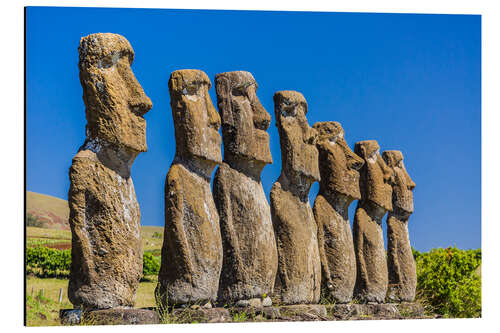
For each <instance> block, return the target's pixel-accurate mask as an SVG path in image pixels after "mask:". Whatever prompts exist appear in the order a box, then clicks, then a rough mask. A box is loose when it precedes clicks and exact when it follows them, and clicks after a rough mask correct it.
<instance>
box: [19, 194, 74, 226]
mask: <svg viewBox="0 0 500 333" xmlns="http://www.w3.org/2000/svg"><path fill="white" fill-rule="evenodd" d="M26 212H27V213H28V214H31V215H33V216H35V217H36V218H37V219H38V220H40V221H43V222H44V227H45V228H49V229H64V230H69V223H68V219H69V207H68V202H67V201H66V200H63V199H59V198H56V197H53V196H50V195H45V194H40V193H35V192H30V191H26Z"/></svg>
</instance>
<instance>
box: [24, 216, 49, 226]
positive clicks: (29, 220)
mask: <svg viewBox="0 0 500 333" xmlns="http://www.w3.org/2000/svg"><path fill="white" fill-rule="evenodd" d="M26 226H27V227H37V228H43V227H45V222H44V221H42V220H41V219H40V218H38V216H35V215H32V214H30V213H27V214H26Z"/></svg>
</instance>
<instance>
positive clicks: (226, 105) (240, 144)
mask: <svg viewBox="0 0 500 333" xmlns="http://www.w3.org/2000/svg"><path fill="white" fill-rule="evenodd" d="M257 87H258V86H257V82H255V79H254V77H253V76H252V74H251V73H249V72H245V71H235V72H226V73H220V74H217V75H216V76H215V90H216V92H217V105H218V107H219V113H220V115H221V118H222V138H223V141H224V159H225V160H226V159H231V158H239V159H245V160H251V161H256V162H258V163H260V164H262V166H264V165H265V164H270V163H272V162H273V160H272V157H271V151H270V148H269V134H268V133H267V129H268V128H269V123H270V122H271V116H270V115H269V113H267V111H266V109H264V107H263V106H262V104H261V103H260V101H259V98H258V97H257V94H256V92H257Z"/></svg>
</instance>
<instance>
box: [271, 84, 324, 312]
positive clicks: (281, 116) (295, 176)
mask: <svg viewBox="0 0 500 333" xmlns="http://www.w3.org/2000/svg"><path fill="white" fill-rule="evenodd" d="M274 106H275V108H274V110H275V114H276V126H277V127H278V132H279V135H280V145H281V163H282V167H281V175H280V177H279V178H278V181H277V182H276V183H274V185H273V187H272V189H271V195H270V198H271V215H272V220H273V226H274V230H275V235H276V242H277V247H278V274H277V280H278V281H277V284H278V285H279V289H280V291H279V292H280V296H281V301H282V303H283V304H297V303H316V302H318V301H319V296H320V289H321V263H320V259H319V251H318V241H317V227H316V222H315V220H314V216H313V212H312V209H311V206H310V204H309V198H308V194H309V190H310V188H311V185H312V184H313V183H314V182H316V181H319V169H318V151H317V149H316V146H315V139H316V135H317V133H316V130H314V129H313V128H311V127H310V126H309V124H308V122H307V119H306V113H307V103H306V100H305V99H304V96H302V94H300V93H298V92H295V91H280V92H277V93H275V94H274Z"/></svg>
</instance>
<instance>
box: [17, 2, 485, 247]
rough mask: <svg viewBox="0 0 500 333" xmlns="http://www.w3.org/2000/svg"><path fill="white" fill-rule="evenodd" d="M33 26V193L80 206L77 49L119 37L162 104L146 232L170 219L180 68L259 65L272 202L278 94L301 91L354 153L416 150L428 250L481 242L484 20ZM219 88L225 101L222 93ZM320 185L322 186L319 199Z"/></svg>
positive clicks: (31, 11)
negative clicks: (374, 146) (72, 177)
mask: <svg viewBox="0 0 500 333" xmlns="http://www.w3.org/2000/svg"><path fill="white" fill-rule="evenodd" d="M26 20H27V24H26V28H27V29H26V43H27V49H26V55H27V72H26V74H27V80H26V101H27V103H26V178H27V179H26V186H27V190H29V191H34V192H40V193H44V194H49V195H53V196H56V197H60V198H63V199H67V192H68V188H69V178H68V169H69V167H70V165H71V159H72V157H73V155H75V153H76V152H77V150H78V148H79V147H80V145H81V144H82V143H83V142H84V140H85V123H86V120H85V107H84V104H83V100H82V88H81V86H80V82H79V78H78V50H77V48H78V45H79V41H80V38H81V37H82V36H86V35H88V34H91V33H96V32H113V33H118V34H121V35H123V36H124V37H125V38H127V39H128V40H129V42H130V43H131V44H132V47H133V48H134V50H135V53H136V56H135V61H134V63H133V65H132V70H133V71H134V73H135V76H136V77H137V79H138V81H139V82H140V84H141V85H142V87H143V88H144V91H145V92H146V94H147V95H148V96H149V97H150V98H151V100H152V101H153V109H152V110H151V111H150V112H149V113H147V114H146V115H145V118H146V121H147V143H148V152H147V153H142V154H140V155H139V157H138V158H137V159H136V161H135V163H134V165H133V168H132V177H133V180H134V185H135V190H136V194H137V199H138V201H139V204H140V207H141V214H142V219H141V223H142V224H143V225H163V224H164V214H163V210H164V202H163V188H164V181H165V176H166V174H167V172H168V169H169V167H170V164H171V162H172V160H173V157H174V153H175V138H174V128H173V122H172V115H171V109H170V97H169V93H168V78H169V76H170V73H171V72H172V71H174V70H177V69H186V68H193V69H201V70H203V71H205V72H206V73H207V74H208V76H209V77H210V79H211V80H212V81H213V79H214V77H215V74H216V73H220V72H226V71H233V70H246V71H249V72H251V73H252V74H253V75H254V77H255V79H256V80H257V82H258V84H259V89H258V91H257V95H258V96H259V98H260V101H261V102H262V104H263V106H264V107H265V108H266V109H267V111H268V112H269V113H270V114H271V116H272V122H271V126H270V128H269V133H270V141H271V152H272V155H273V159H274V163H273V164H272V165H269V166H267V167H266V168H265V169H264V171H263V173H262V183H263V186H264V191H265V192H266V194H267V195H269V191H270V189H271V186H272V184H273V182H274V181H276V179H277V178H278V176H279V173H280V170H281V160H280V147H279V136H278V132H277V129H276V126H275V121H274V106H273V99H272V96H273V94H274V92H275V91H279V90H297V91H300V92H302V93H303V95H304V96H305V98H306V99H307V102H308V105H309V112H308V114H307V117H308V119H309V123H310V124H311V125H313V124H314V123H315V122H317V121H330V120H332V121H338V122H340V123H341V124H342V126H343V127H344V130H345V137H346V141H347V143H348V144H349V145H350V146H351V148H353V147H354V143H355V142H357V141H361V140H369V139H375V140H377V141H378V142H379V145H380V146H381V152H382V151H384V150H401V151H402V152H403V154H404V156H405V165H406V169H407V170H408V173H409V174H410V176H411V177H412V178H413V180H414V181H415V183H416V184H417V186H416V188H415V190H414V199H415V213H414V214H413V215H412V217H411V218H410V222H409V229H410V237H411V242H412V245H413V246H414V247H415V248H416V249H418V250H421V251H427V250H429V249H431V248H434V247H446V246H449V245H452V246H453V245H456V246H457V247H459V248H478V247H481V17H480V16H478V15H415V14H363V13H359V14H358V13H314V12H264V11H209V10H199V11H194V10H161V9H104V8H54V7H29V8H27V11H26ZM210 94H211V96H212V101H213V104H214V105H215V106H216V97H215V89H214V88H213V87H212V89H211V91H210ZM317 191H318V184H315V185H314V186H313V187H312V190H311V194H310V198H311V205H312V203H313V201H314V198H315V196H316V193H317ZM355 206H356V203H355V202H354V203H353V204H352V205H351V207H350V218H351V221H352V218H353V217H354V209H355ZM384 230H385V223H384Z"/></svg>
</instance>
